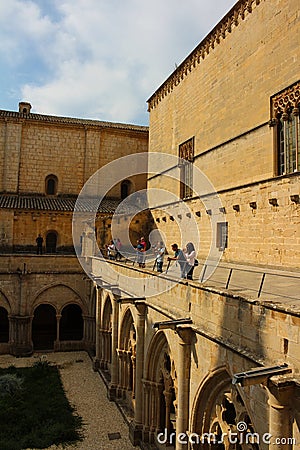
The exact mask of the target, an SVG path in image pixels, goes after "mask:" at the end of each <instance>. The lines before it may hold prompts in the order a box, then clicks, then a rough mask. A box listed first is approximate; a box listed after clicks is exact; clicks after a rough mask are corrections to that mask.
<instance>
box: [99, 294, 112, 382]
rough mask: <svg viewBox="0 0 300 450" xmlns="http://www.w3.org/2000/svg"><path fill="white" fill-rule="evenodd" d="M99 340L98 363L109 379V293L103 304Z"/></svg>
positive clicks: (110, 352)
mask: <svg viewBox="0 0 300 450" xmlns="http://www.w3.org/2000/svg"><path fill="white" fill-rule="evenodd" d="M100 342H101V346H102V350H101V362H100V364H101V367H102V369H103V370H104V375H105V376H106V378H107V379H108V380H110V364H111V359H112V301H111V298H110V296H109V295H107V296H106V298H105V300H104V304H103V313H102V318H101V328H100ZM105 371H106V372H105Z"/></svg>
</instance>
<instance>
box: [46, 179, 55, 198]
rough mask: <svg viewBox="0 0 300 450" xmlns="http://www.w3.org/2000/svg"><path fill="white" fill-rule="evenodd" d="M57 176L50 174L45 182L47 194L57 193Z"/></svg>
mask: <svg viewBox="0 0 300 450" xmlns="http://www.w3.org/2000/svg"><path fill="white" fill-rule="evenodd" d="M57 182H58V180H57V177H56V176H55V175H48V176H47V177H46V182H45V191H46V194H47V195H55V194H56V192H57Z"/></svg>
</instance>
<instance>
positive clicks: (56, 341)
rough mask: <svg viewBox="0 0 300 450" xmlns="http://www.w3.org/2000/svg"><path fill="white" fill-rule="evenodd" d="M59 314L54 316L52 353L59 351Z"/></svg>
mask: <svg viewBox="0 0 300 450" xmlns="http://www.w3.org/2000/svg"><path fill="white" fill-rule="evenodd" d="M60 319H61V314H56V339H55V341H54V351H56V352H58V351H60V340H59V326H60Z"/></svg>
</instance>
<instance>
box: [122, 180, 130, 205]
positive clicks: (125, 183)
mask: <svg viewBox="0 0 300 450" xmlns="http://www.w3.org/2000/svg"><path fill="white" fill-rule="evenodd" d="M131 186H132V183H131V182H130V181H129V180H124V181H122V183H121V199H122V200H124V198H126V197H128V195H129V194H131Z"/></svg>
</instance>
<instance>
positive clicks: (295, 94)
mask: <svg viewBox="0 0 300 450" xmlns="http://www.w3.org/2000/svg"><path fill="white" fill-rule="evenodd" d="M299 102H300V81H297V82H296V83H294V84H293V85H292V86H289V87H288V88H287V89H284V90H283V91H281V92H279V93H278V94H275V95H273V97H271V107H272V118H276V117H277V116H278V115H280V114H282V113H286V112H287V111H288V110H289V109H290V108H299ZM298 115H299V111H298Z"/></svg>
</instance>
